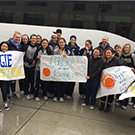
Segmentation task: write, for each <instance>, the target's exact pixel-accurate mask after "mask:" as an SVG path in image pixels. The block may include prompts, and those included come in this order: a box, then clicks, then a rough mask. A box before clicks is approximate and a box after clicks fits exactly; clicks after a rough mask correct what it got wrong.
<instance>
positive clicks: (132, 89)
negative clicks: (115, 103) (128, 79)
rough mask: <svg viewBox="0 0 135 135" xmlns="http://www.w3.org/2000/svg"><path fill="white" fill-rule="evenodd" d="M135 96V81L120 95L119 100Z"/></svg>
mask: <svg viewBox="0 0 135 135" xmlns="http://www.w3.org/2000/svg"><path fill="white" fill-rule="evenodd" d="M129 97H135V82H134V83H133V84H132V85H131V86H130V87H129V88H128V89H127V91H125V92H124V93H122V94H121V95H120V97H119V100H123V99H125V98H129Z"/></svg>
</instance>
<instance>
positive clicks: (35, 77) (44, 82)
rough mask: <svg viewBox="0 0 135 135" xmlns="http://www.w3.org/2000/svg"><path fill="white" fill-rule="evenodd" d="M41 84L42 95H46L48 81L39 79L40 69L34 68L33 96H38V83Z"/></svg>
mask: <svg viewBox="0 0 135 135" xmlns="http://www.w3.org/2000/svg"><path fill="white" fill-rule="evenodd" d="M40 82H41V84H42V89H43V96H47V90H48V82H46V81H42V80H40V71H38V70H35V75H34V94H35V97H39V84H40Z"/></svg>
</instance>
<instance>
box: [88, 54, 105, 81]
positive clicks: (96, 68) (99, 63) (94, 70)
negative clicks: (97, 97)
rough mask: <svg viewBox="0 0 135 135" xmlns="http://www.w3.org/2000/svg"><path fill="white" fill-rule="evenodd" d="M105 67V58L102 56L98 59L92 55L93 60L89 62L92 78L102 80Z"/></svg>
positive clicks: (89, 71) (89, 74) (89, 72)
mask: <svg viewBox="0 0 135 135" xmlns="http://www.w3.org/2000/svg"><path fill="white" fill-rule="evenodd" d="M102 69H103V60H102V58H101V57H97V58H96V59H95V58H94V57H93V56H92V58H91V60H90V61H89V63H88V76H90V80H91V81H94V82H98V81H99V80H100V76H101V71H102Z"/></svg>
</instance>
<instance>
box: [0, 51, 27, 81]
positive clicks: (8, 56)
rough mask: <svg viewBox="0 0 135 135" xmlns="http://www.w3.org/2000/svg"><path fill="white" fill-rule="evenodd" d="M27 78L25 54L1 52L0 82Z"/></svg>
mask: <svg viewBox="0 0 135 135" xmlns="http://www.w3.org/2000/svg"><path fill="white" fill-rule="evenodd" d="M23 78H25V75H24V67H23V53H22V52H19V51H7V52H5V53H3V52H0V80H17V79H23Z"/></svg>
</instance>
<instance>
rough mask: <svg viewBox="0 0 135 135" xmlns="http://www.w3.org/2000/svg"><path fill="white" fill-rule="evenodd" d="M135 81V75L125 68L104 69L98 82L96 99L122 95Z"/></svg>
mask: <svg viewBox="0 0 135 135" xmlns="http://www.w3.org/2000/svg"><path fill="white" fill-rule="evenodd" d="M134 80H135V74H134V73H133V71H132V70H131V68H129V67H126V66H115V67H110V68H107V69H104V70H103V71H102V76H101V80H100V86H99V89H98V93H97V97H96V98H100V97H103V96H107V95H113V94H120V93H123V92H124V91H125V90H126V89H127V88H128V86H129V85H130V84H131V83H132V82H133V81H134Z"/></svg>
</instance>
